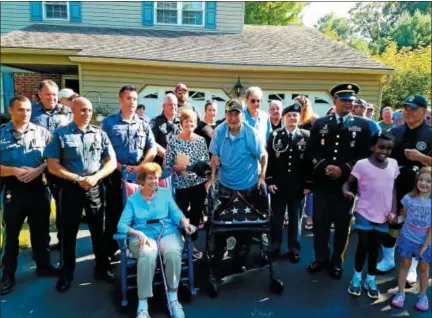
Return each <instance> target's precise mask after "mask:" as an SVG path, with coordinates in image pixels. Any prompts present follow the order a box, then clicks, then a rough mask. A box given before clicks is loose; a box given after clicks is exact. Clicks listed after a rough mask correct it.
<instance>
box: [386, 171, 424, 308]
mask: <svg viewBox="0 0 432 318" xmlns="http://www.w3.org/2000/svg"><path fill="white" fill-rule="evenodd" d="M431 172H432V169H431V167H423V168H422V169H421V170H420V171H419V173H418V175H417V179H416V182H415V186H414V189H413V190H412V191H411V193H409V194H407V195H405V196H404V197H403V198H402V200H401V202H402V205H403V209H402V214H405V215H406V218H405V223H404V225H403V227H402V230H401V235H400V237H399V239H398V241H397V243H396V249H397V251H398V252H399V254H400V257H401V265H400V269H399V279H398V285H399V291H398V293H397V294H396V295H395V297H394V298H393V301H392V305H393V306H395V307H397V308H402V307H403V305H404V302H405V284H406V281H407V274H408V270H409V268H410V266H411V260H412V258H413V257H414V258H415V259H416V260H418V261H419V267H420V293H419V295H418V300H417V303H416V305H415V307H416V308H417V309H418V310H420V311H428V310H429V300H428V297H427V295H426V291H427V288H428V281H429V264H430V263H431V262H432V250H431V232H432V221H431V218H432V217H431V214H432V213H431V188H432V185H431V183H432V181H431V180H432V176H431Z"/></svg>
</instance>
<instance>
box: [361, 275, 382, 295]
mask: <svg viewBox="0 0 432 318" xmlns="http://www.w3.org/2000/svg"><path fill="white" fill-rule="evenodd" d="M363 288H364V289H365V290H366V291H367V295H368V297H369V298H372V299H378V298H379V297H380V292H379V290H378V287H377V286H376V284H375V280H373V279H369V280H366V281H365V282H364V284H363Z"/></svg>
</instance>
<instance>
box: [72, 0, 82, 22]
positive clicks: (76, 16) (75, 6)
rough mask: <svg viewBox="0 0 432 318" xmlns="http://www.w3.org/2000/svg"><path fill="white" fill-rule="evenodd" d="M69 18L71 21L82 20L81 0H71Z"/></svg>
mask: <svg viewBox="0 0 432 318" xmlns="http://www.w3.org/2000/svg"><path fill="white" fill-rule="evenodd" d="M69 20H70V22H81V1H70V2H69Z"/></svg>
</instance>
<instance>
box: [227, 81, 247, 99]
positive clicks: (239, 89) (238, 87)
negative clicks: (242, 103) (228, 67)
mask: <svg viewBox="0 0 432 318" xmlns="http://www.w3.org/2000/svg"><path fill="white" fill-rule="evenodd" d="M244 94H245V89H244V87H243V85H242V84H241V82H240V76H239V77H238V79H237V83H236V84H235V85H234V87H233V88H232V90H231V92H230V93H229V95H230V96H231V97H236V98H239V97H241V96H242V95H244Z"/></svg>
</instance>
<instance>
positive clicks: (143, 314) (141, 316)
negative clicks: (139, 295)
mask: <svg viewBox="0 0 432 318" xmlns="http://www.w3.org/2000/svg"><path fill="white" fill-rule="evenodd" d="M136 318H151V317H150V315H149V313H148V310H141V311H139V312H137V316H136Z"/></svg>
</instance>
